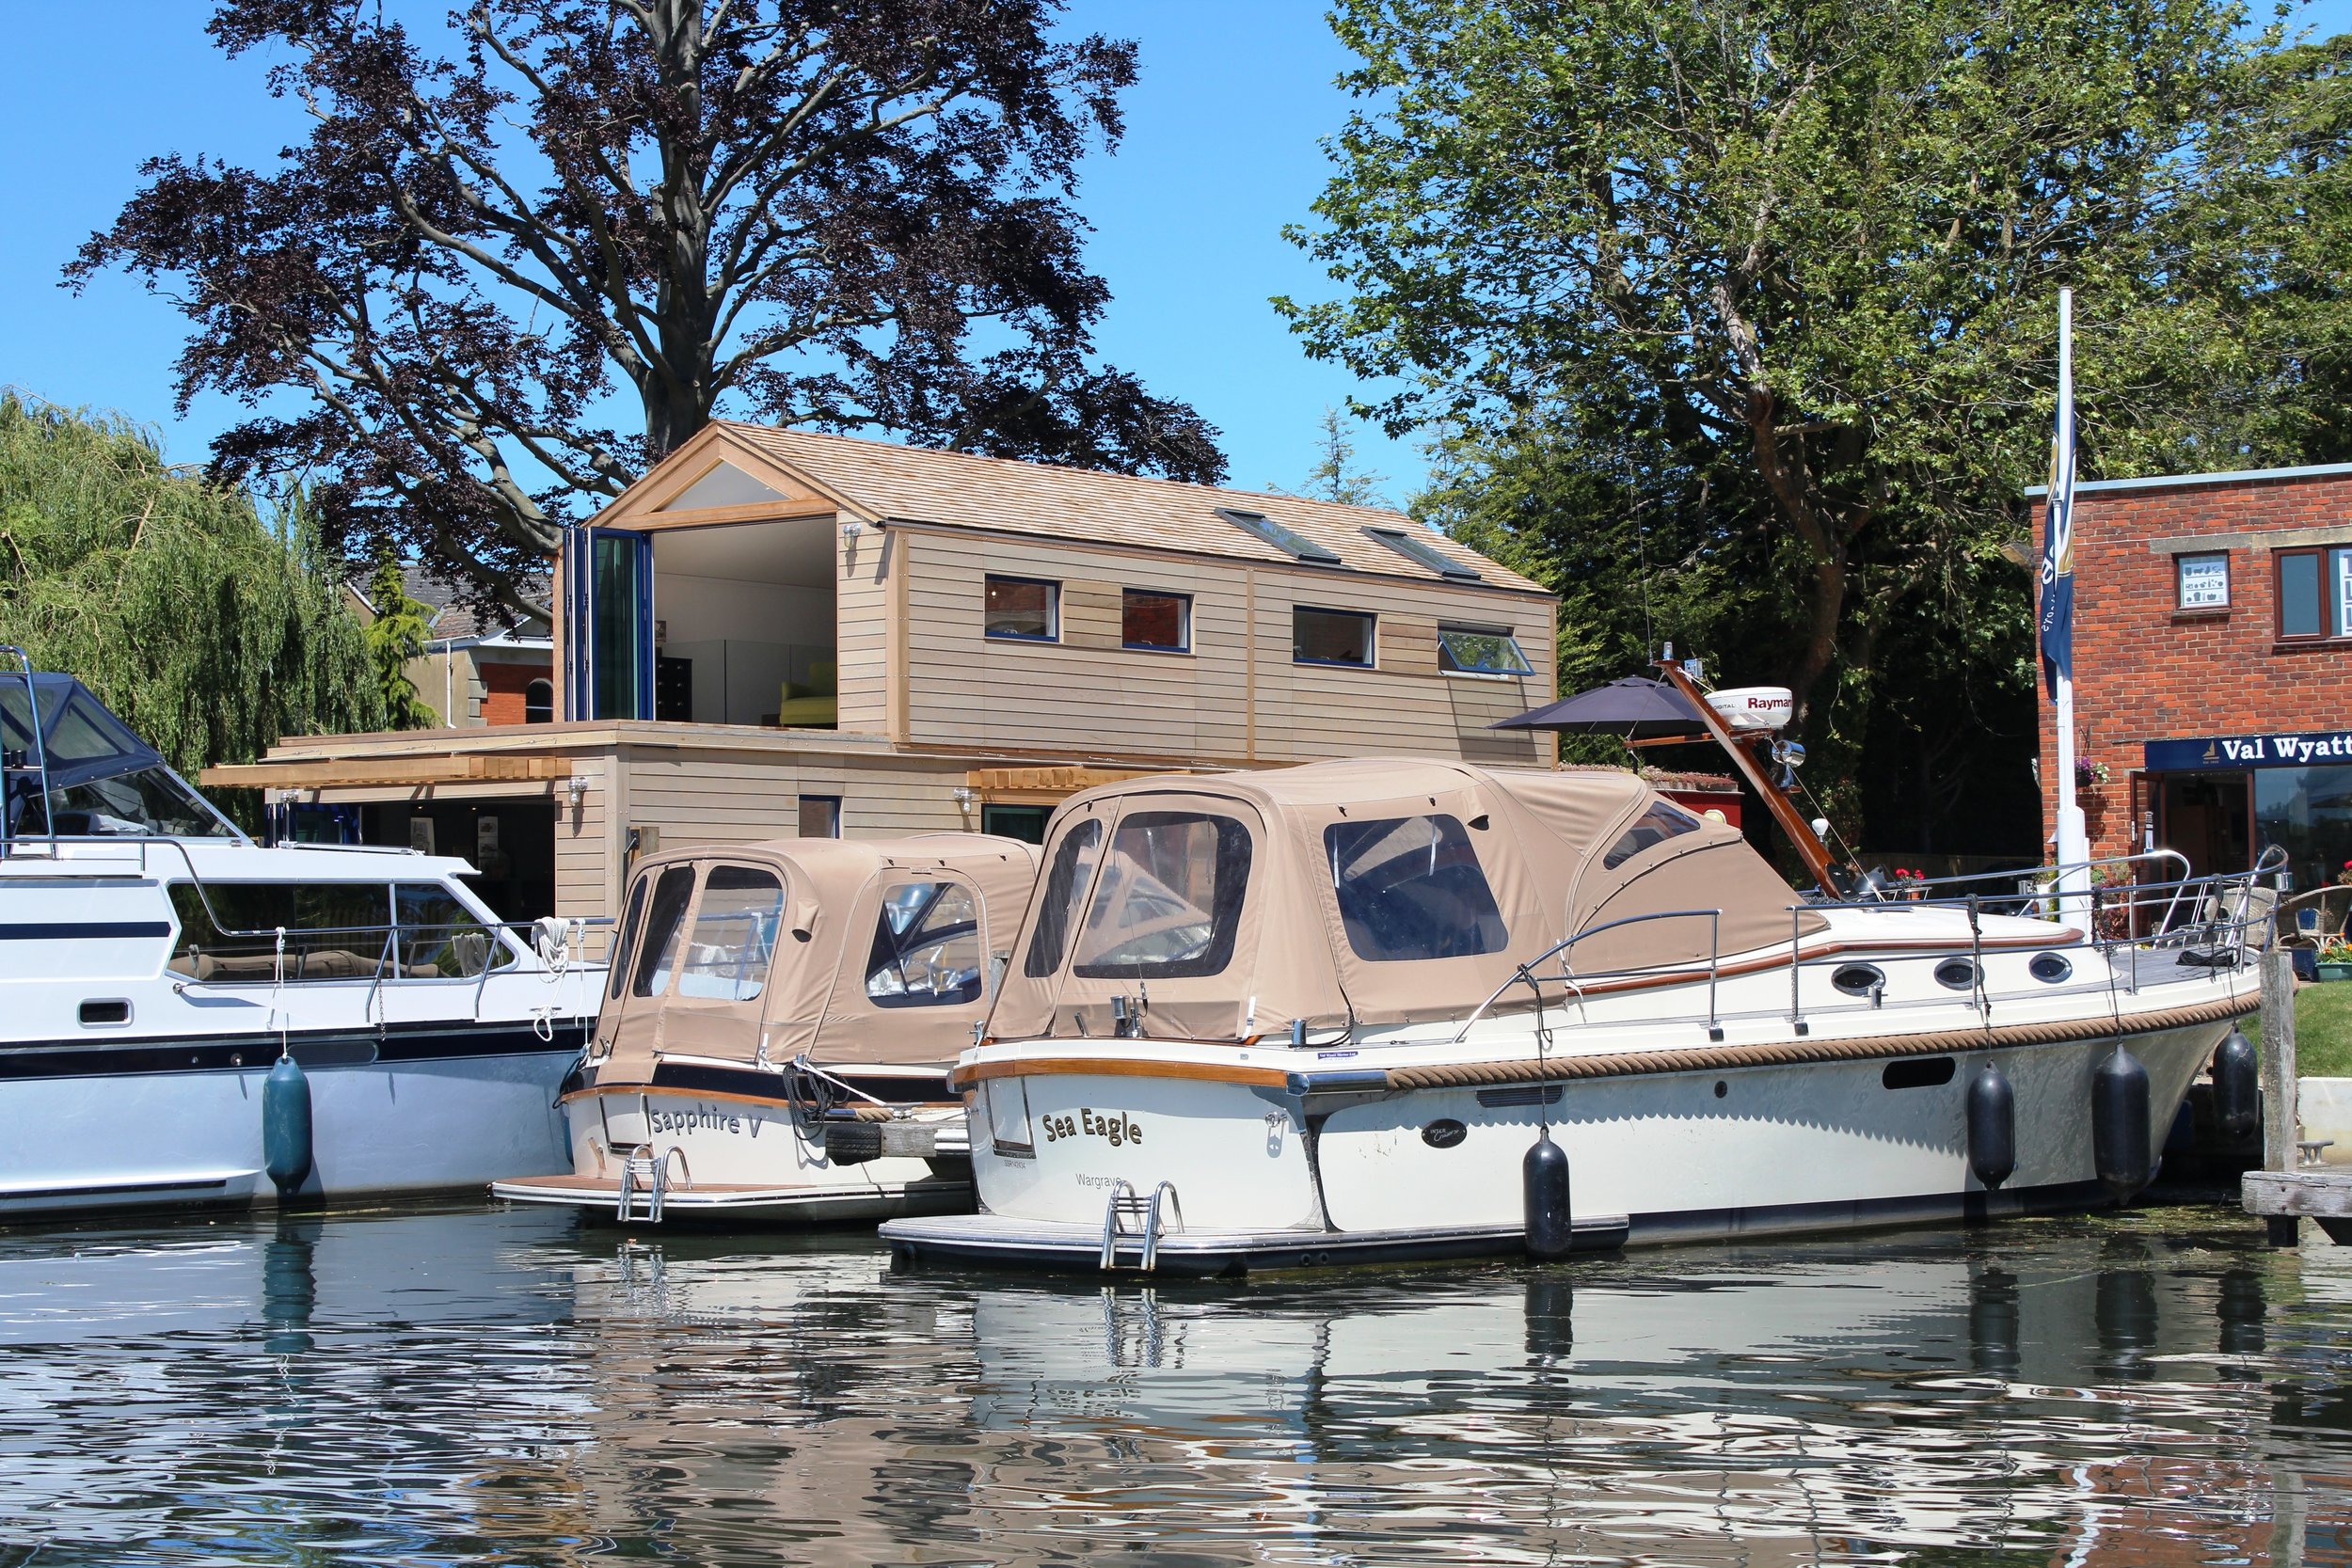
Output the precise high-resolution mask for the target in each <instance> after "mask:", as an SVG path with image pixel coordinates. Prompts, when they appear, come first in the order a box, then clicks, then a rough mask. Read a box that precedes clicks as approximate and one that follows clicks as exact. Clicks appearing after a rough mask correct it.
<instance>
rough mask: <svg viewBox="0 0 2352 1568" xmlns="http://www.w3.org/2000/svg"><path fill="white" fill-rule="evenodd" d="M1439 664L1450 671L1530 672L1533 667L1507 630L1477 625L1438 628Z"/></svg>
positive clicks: (1516, 639) (1448, 672) (1439, 666)
mask: <svg viewBox="0 0 2352 1568" xmlns="http://www.w3.org/2000/svg"><path fill="white" fill-rule="evenodd" d="M1438 669H1440V670H1442V671H1444V672H1445V673H1447V674H1449V675H1528V674H1533V673H1534V666H1533V665H1531V664H1529V663H1528V662H1527V655H1526V654H1524V653H1522V652H1521V651H1520V649H1519V643H1518V638H1516V637H1513V636H1512V635H1511V634H1510V633H1509V632H1507V631H1491V630H1486V631H1482V630H1480V629H1479V628H1477V627H1475V626H1439V627H1438Z"/></svg>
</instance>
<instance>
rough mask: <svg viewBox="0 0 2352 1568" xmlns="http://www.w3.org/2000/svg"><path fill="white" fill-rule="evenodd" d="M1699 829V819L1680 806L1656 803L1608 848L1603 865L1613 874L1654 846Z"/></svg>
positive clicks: (1602, 860)
mask: <svg viewBox="0 0 2352 1568" xmlns="http://www.w3.org/2000/svg"><path fill="white" fill-rule="evenodd" d="M1698 825H1699V819H1698V818H1697V817H1695V816H1692V815H1691V814H1690V813H1689V812H1687V811H1684V810H1683V809H1682V808H1681V807H1680V806H1675V805H1668V804H1667V803H1666V802H1665V801H1663V800H1660V801H1657V802H1655V803H1654V804H1652V805H1651V807H1650V808H1649V810H1647V811H1645V812H1644V813H1643V814H1642V815H1641V816H1640V817H1638V818H1637V819H1636V820H1635V821H1634V824H1633V826H1631V827H1630V828H1628V829H1627V830H1626V831H1625V833H1624V835H1623V836H1622V837H1620V838H1619V839H1618V840H1617V842H1616V843H1614V844H1613V845H1611V846H1610V847H1609V853H1607V854H1605V855H1603V856H1601V858H1600V863H1601V864H1602V865H1603V866H1605V867H1607V868H1608V869H1609V870H1612V871H1614V870H1615V869H1616V868H1617V867H1619V866H1621V865H1623V864H1624V863H1626V862H1628V861H1629V860H1631V859H1632V858H1633V857H1634V856H1636V855H1638V854H1640V853H1641V852H1642V851H1643V850H1645V849H1647V848H1649V847H1651V846H1652V845H1656V844H1663V843H1665V842H1666V840H1668V839H1670V838H1675V837H1678V836H1679V835H1681V834H1683V833H1687V832H1693V831H1694V830H1696V829H1697V827H1698Z"/></svg>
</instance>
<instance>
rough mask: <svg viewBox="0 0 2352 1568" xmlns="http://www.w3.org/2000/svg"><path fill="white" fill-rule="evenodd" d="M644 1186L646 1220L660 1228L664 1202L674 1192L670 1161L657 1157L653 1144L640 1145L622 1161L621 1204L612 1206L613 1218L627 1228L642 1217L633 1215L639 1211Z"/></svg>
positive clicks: (617, 1203) (664, 1157)
mask: <svg viewBox="0 0 2352 1568" xmlns="http://www.w3.org/2000/svg"><path fill="white" fill-rule="evenodd" d="M640 1182H642V1183H644V1190H645V1212H644V1215H643V1216H642V1217H643V1218H644V1221H645V1223H646V1224H648V1225H660V1223H661V1200H662V1199H663V1198H664V1197H665V1196H668V1195H669V1191H670V1157H669V1156H668V1155H666V1154H656V1153H655V1152H654V1149H653V1145H651V1144H639V1145H638V1146H637V1147H636V1148H632V1149H630V1150H629V1151H628V1153H627V1154H626V1155H624V1156H622V1158H621V1194H620V1200H619V1201H618V1202H616V1203H614V1204H613V1206H612V1217H613V1218H614V1219H615V1220H618V1221H619V1222H620V1223H621V1224H623V1225H627V1224H628V1222H629V1221H630V1220H632V1219H636V1218H640V1217H641V1216H639V1215H637V1214H635V1213H633V1212H631V1211H632V1210H634V1209H635V1208H636V1203H637V1189H638V1185H639V1183H640Z"/></svg>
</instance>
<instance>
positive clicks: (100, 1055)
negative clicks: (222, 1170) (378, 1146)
mask: <svg viewBox="0 0 2352 1568" xmlns="http://www.w3.org/2000/svg"><path fill="white" fill-rule="evenodd" d="M586 1043H587V1029H586V1027H585V1025H584V1024H580V1023H559V1024H557V1025H556V1026H555V1037H554V1038H553V1039H541V1038H540V1037H539V1033H538V1031H537V1030H536V1029H534V1028H532V1025H531V1024H529V1023H527V1022H513V1023H487V1024H484V1023H471V1022H462V1023H425V1024H414V1023H411V1024H398V1025H392V1026H389V1027H387V1028H386V1029H384V1030H383V1031H382V1032H381V1033H380V1034H379V1033H378V1032H377V1031H375V1030H373V1029H366V1030H359V1029H353V1030H338V1031H335V1032H332V1033H324V1032H322V1033H316V1034H310V1035H302V1034H294V1035H293V1036H291V1037H289V1045H290V1046H291V1048H292V1050H293V1053H294V1060H295V1061H297V1062H300V1063H301V1064H302V1065H303V1066H304V1067H305V1068H339V1067H368V1066H371V1065H373V1066H377V1067H392V1066H397V1065H399V1064H401V1063H404V1062H435V1061H451V1060H454V1059H458V1058H462V1057H469V1056H548V1055H565V1056H572V1055H577V1054H579V1053H580V1048H581V1047H582V1046H583V1045H584V1044H586ZM276 1060H278V1036H277V1034H276V1033H274V1032H272V1033H268V1034H253V1035H243V1034H240V1035H211V1036H203V1037H196V1038H183V1039H155V1038H152V1037H151V1038H147V1039H115V1040H109V1041H107V1042H106V1043H105V1044H103V1045H99V1044H93V1043H91V1042H90V1041H87V1040H33V1041H27V1042H25V1043H24V1044H20V1045H10V1046H0V1083H6V1082H8V1081H10V1080H24V1079H55V1078H112V1077H122V1076H129V1075H133V1074H145V1073H163V1072H238V1071H250V1070H256V1069H265V1068H267V1067H268V1066H269V1065H270V1064H271V1063H272V1062H275V1061H276Z"/></svg>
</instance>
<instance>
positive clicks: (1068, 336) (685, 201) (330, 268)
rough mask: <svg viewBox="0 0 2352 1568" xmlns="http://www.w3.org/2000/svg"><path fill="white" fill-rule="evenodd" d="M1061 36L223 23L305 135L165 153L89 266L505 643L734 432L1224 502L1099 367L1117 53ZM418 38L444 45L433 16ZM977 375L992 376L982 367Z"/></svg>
mask: <svg viewBox="0 0 2352 1568" xmlns="http://www.w3.org/2000/svg"><path fill="white" fill-rule="evenodd" d="M1056 9H1057V5H1056V3H1055V0H859V3H854V4H852V3H845V0H475V3H474V4H472V5H471V6H470V7H469V8H467V9H464V10H462V11H460V12H457V13H455V14H453V15H450V16H449V17H448V18H447V20H446V26H445V28H444V26H443V25H442V24H440V23H438V22H416V23H415V24H411V23H410V22H408V21H405V20H403V11H402V8H385V7H382V6H380V5H379V4H377V0H224V3H223V4H221V5H220V6H219V7H218V8H216V10H215V13H214V15H213V18H212V22H211V24H210V32H211V35H212V37H213V39H214V40H215V42H217V43H218V44H219V45H220V47H221V48H223V49H225V50H227V51H228V52H229V53H230V55H244V54H246V53H248V52H254V53H257V54H262V55H265V56H266V57H268V58H270V59H272V60H274V61H276V62H278V63H276V64H275V65H273V66H272V68H271V70H270V72H269V77H268V81H269V87H270V89H271V91H272V92H274V93H275V94H277V95H278V96H279V97H281V98H284V99H285V100H287V101H288V102H289V103H293V104H295V105H298V106H299V108H300V109H301V110H302V111H304V112H306V113H307V115H308V116H309V118H310V134H309V136H308V139H307V140H305V141H303V142H301V143H300V144H298V145H296V146H294V147H290V148H288V149H286V150H285V151H284V153H283V154H282V156H281V159H280V162H279V163H278V166H277V167H275V168H274V169H270V170H266V171H261V170H252V169H245V168H238V167H232V166H228V165H226V164H222V163H218V162H214V161H210V160H207V159H205V158H202V157H200V156H199V157H183V156H180V155H177V154H175V155H171V156H166V157H161V158H157V159H154V160H152V161H151V162H150V163H149V164H148V165H147V166H145V168H144V169H143V170H142V177H143V178H144V180H145V182H146V183H145V185H144V186H143V188H142V189H140V190H139V191H138V192H137V194H136V195H135V196H134V197H133V198H132V199H131V200H130V202H129V203H128V205H126V206H125V207H124V208H123V210H122V213H121V214H120V215H119V217H118V218H117V219H116V220H115V222H114V224H113V226H112V227H111V228H110V229H108V230H105V231H104V232H103V233H100V234H97V235H94V236H93V237H92V238H91V239H90V241H89V242H88V243H87V245H85V246H84V247H83V248H82V251H81V253H80V255H79V257H78V258H77V260H76V261H74V262H73V263H72V266H71V267H70V268H69V269H68V277H69V280H70V281H72V282H74V283H76V284H78V283H80V282H82V281H84V280H86V279H87V278H88V277H90V276H91V275H92V274H93V273H95V272H97V271H98V270H100V269H102V268H107V267H122V268H125V269H127V270H129V271H130V272H132V273H133V274H135V275H136V276H139V277H143V278H144V279H145V280H146V281H147V282H148V283H149V285H150V286H151V287H152V288H155V289H158V290H162V291H167V292H168V293H171V294H172V295H173V296H174V297H175V298H177V299H178V300H180V301H181V302H182V304H183V309H185V311H186V313H187V314H188V316H189V318H190V319H191V320H192V321H193V322H194V323H195V324H196V331H195V333H194V335H193V336H192V337H191V339H190V340H189V342H188V344H187V348H186V350H185V352H184V353H183V356H182V357H181V360H180V364H179V373H180V394H181V397H182V400H183V404H184V402H185V401H186V400H187V399H188V398H189V397H190V396H192V395H193V394H195V393H196V392H198V391H199V390H203V389H215V390H220V391H225V392H228V393H230V395H232V396H235V397H237V398H240V399H242V400H244V401H245V402H246V404H247V405H248V407H250V408H251V409H252V411H253V414H252V417H251V418H250V419H248V420H246V422H244V423H242V424H240V425H238V426H237V427H235V428H234V429H231V430H230V431H229V432H228V433H227V434H225V435H224V436H222V437H221V438H220V439H219V441H218V443H217V444H216V446H215V463H216V465H217V466H218V467H220V468H221V469H222V470H223V471H224V472H225V473H226V474H228V475H230V476H231V477H238V478H245V479H248V480H267V479H270V478H286V477H299V478H301V479H304V480H305V481H307V482H308V483H310V484H311V485H312V486H313V494H314V497H315V500H316V503H317V505H318V507H319V509H320V513H321V515H322V516H323V517H324V519H325V520H326V524H327V527H328V529H329V531H330V536H331V537H332V538H333V539H334V541H335V542H336V543H337V544H338V545H340V546H342V547H343V548H345V549H347V550H350V551H352V552H353V553H355V554H363V555H364V554H373V553H375V552H376V551H379V550H382V549H384V548H387V547H389V548H393V549H397V550H401V551H403V552H407V551H418V552H421V553H423V554H424V555H425V556H427V557H428V558H430V559H432V560H434V561H436V562H440V563H443V564H444V565H445V566H447V567H448V568H450V569H452V570H454V571H456V572H458V573H460V574H461V575H462V576H463V577H464V578H466V579H467V580H469V581H470V582H471V583H472V584H473V585H474V586H475V589H476V591H477V592H479V593H481V594H485V595H494V596H496V597H498V598H500V599H501V600H503V601H504V602H506V603H507V604H509V605H512V606H516V607H518V608H519V607H521V606H522V605H523V604H524V603H525V602H526V598H527V592H528V584H529V582H530V581H531V580H532V577H533V575H535V572H536V570H537V568H538V565H539V562H540V561H541V560H542V559H543V558H544V556H545V554H546V553H547V552H548V550H549V549H551V548H552V547H553V546H554V545H555V543H556V541H557V538H558V536H559V533H560V531H561V529H562V527H563V525H564V522H565V521H566V520H568V519H572V518H576V517H578V516H579V515H582V514H583V513H584V512H585V511H587V510H589V509H591V508H593V507H594V506H595V505H596V503H598V502H599V501H601V500H602V499H604V498H606V497H610V496H612V495H614V494H616V493H617V492H619V491H620V490H621V489H622V488H623V487H624V486H625V485H627V484H628V483H629V482H630V481H631V480H633V479H635V478H636V477H637V476H638V475H639V474H640V473H642V472H643V471H644V468H645V467H646V466H647V465H648V464H650V463H652V462H654V461H656V460H658V459H659V458H660V456H661V455H662V454H663V453H665V452H667V451H670V450H672V449H673V448H675V447H676V446H677V445H678V443H680V442H681V441H683V440H685V439H686V438H687V437H688V436H692V435H693V434H694V433H695V432H696V431H697V430H699V429H701V428H702V427H703V426H704V425H705V424H706V423H707V422H708V421H709V420H710V419H711V418H712V417H713V412H714V410H715V409H717V408H718V407H719V405H720V404H721V401H722V400H723V399H724V400H727V402H728V407H729V410H730V411H731V412H739V413H740V414H741V415H743V416H746V417H750V418H755V419H759V420H773V421H778V422H785V423H798V424H809V425H815V426H818V427H821V428H827V429H834V430H842V431H851V432H856V431H873V432H886V433H894V434H896V435H897V436H900V437H901V438H904V439H907V440H911V441H914V442H918V443H922V444H926V445H931V446H947V447H956V448H960V449H963V450H968V451H981V452H987V453H992V454H996V455H1003V456H1022V457H1035V458H1042V459H1045V460H1048V461H1053V462H1060V463H1069V464H1075V465H1082V466H1087V467H1105V468H1114V469H1118V470H1120V471H1124V472H1138V473H1158V474H1164V475H1168V476H1170V477H1175V478H1182V479H1188V480H1200V481H1214V480H1216V479H1218V478H1221V477H1222V475H1223V471H1224V460H1223V458H1222V456H1221V455H1220V454H1219V453H1218V451H1217V448H1216V432H1215V431H1214V430H1213V429H1212V428H1210V427H1209V426H1208V425H1207V424H1205V423H1204V422H1203V421H1202V420H1200V417H1199V416H1198V415H1197V414H1196V413H1194V411H1193V410H1192V409H1190V408H1189V407H1187V406H1185V405H1184V404H1177V403H1170V402H1167V401H1164V400H1161V399H1159V398H1155V397H1153V396H1152V395H1151V394H1150V393H1148V392H1147V391H1146V390H1145V389H1144V388H1143V387H1142V386H1141V385H1140V384H1139V383H1138V382H1137V381H1136V378H1135V377H1134V376H1132V375H1129V374H1127V373H1125V372H1120V371H1118V370H1116V369H1112V368H1108V367H1105V366H1103V365H1100V364H1099V363H1097V362H1095V361H1094V360H1093V358H1092V356H1091V345H1090V342H1089V330H1090V328H1091V327H1092V325H1093V324H1094V323H1095V322H1096V321H1097V320H1098V318H1099V317H1100V315H1101V313H1102V310H1103V308H1104V303H1105V301H1106V299H1107V297H1108V292H1107V290H1106V289H1105V287H1104V284H1103V282H1102V280H1101V279H1100V278H1098V277H1094V276H1093V275H1092V274H1090V273H1089V271H1088V270H1087V268H1086V267H1085V265H1084V264H1083V261H1082V259H1081V254H1080V252H1081V246H1082V241H1083V236H1084V234H1085V232H1086V225H1085V224H1084V222H1083V221H1082V220H1081V218H1080V217H1079V216H1078V214H1077V213H1076V212H1075V210H1074V209H1073V205H1072V198H1073V191H1074V184H1075V172H1076V167H1077V164H1078V161H1079V159H1080V157H1081V156H1082V155H1083V153H1084V152H1085V151H1086V150H1087V149H1088V148H1089V145H1091V144H1092V143H1093V142H1094V141H1095V140H1096V139H1097V138H1100V140H1101V141H1102V142H1103V143H1104V144H1105V145H1109V144H1115V143H1116V141H1117V140H1118V137H1119V135H1120V110H1119V95H1120V91H1121V90H1122V89H1123V88H1125V87H1127V86H1128V85H1129V84H1131V83H1132V82H1133V81H1134V80H1135V76H1136V55H1135V48H1134V46H1133V45H1132V44H1130V43H1126V42H1121V41H1117V40H1108V39H1104V38H1102V37H1099V36H1095V37H1088V38H1083V39H1074V40H1073V39H1067V38H1062V37H1058V36H1057V35H1056V34H1054V33H1053V32H1051V31H1050V30H1049V27H1050V24H1051V22H1052V21H1053V13H1054V11H1055V10H1056ZM416 14H417V15H419V16H425V17H430V16H432V15H433V14H434V13H432V12H431V11H429V10H423V11H419V12H417V13H416ZM976 340H977V341H976Z"/></svg>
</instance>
